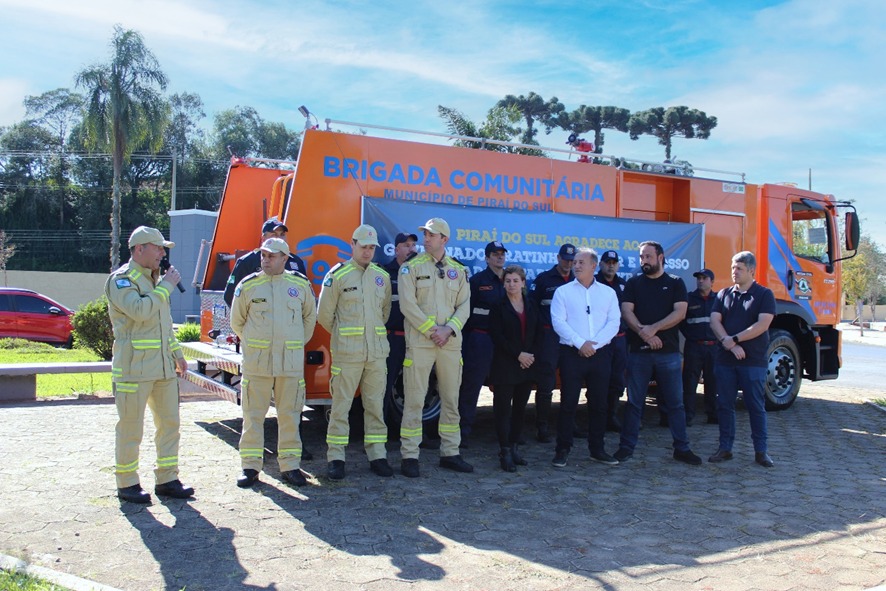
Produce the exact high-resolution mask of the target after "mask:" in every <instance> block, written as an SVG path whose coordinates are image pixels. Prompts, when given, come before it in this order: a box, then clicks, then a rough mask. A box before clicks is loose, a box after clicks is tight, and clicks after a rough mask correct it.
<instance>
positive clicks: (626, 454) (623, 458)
mask: <svg viewBox="0 0 886 591" xmlns="http://www.w3.org/2000/svg"><path fill="white" fill-rule="evenodd" d="M612 457H613V458H615V459H616V460H618V463H619V464H620V463H622V462H627V461H628V460H630V459H631V458H632V457H634V452H632V451H631V450H629V449H628V448H626V447H620V448H618V450H617V451H616V452H615V453H614V454H612Z"/></svg>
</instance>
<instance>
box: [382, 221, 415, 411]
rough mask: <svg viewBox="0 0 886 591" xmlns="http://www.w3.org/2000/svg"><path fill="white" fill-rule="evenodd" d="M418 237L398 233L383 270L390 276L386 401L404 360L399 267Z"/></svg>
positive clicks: (411, 255)
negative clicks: (391, 256) (391, 255)
mask: <svg viewBox="0 0 886 591" xmlns="http://www.w3.org/2000/svg"><path fill="white" fill-rule="evenodd" d="M417 242H418V236H416V235H415V234H411V233H406V232H400V233H399V234H397V236H396V237H395V238H394V258H392V259H391V261H390V262H389V263H388V264H387V265H385V267H384V269H385V271H387V272H388V275H390V276H391V315H390V316H388V321H387V322H386V323H385V328H387V330H388V344H389V345H390V346H391V352H390V353H389V354H388V383H387V386H386V389H385V396H386V399H390V397H391V396H393V395H394V384H395V383H396V381H397V378H398V377H399V376H400V371H401V370H402V369H403V360H404V359H406V337H405V336H404V335H405V333H404V332H403V312H401V311H400V294H399V292H398V291H397V289H398V287H397V286H398V283H397V281H398V279H399V277H400V267H401V266H402V265H403V263H405V262H406V261H408V260H409V259H411V258H412V257H413V256H415V253H416V252H417V250H416V247H415V245H416V243H417Z"/></svg>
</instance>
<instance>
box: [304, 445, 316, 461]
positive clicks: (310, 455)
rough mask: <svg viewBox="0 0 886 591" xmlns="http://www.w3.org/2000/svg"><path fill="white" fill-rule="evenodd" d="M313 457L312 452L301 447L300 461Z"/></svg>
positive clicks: (309, 459)
mask: <svg viewBox="0 0 886 591" xmlns="http://www.w3.org/2000/svg"><path fill="white" fill-rule="evenodd" d="M313 459H314V454H312V453H311V452H310V451H309V450H307V449H305V448H301V461H303V462H310V461H311V460H313Z"/></svg>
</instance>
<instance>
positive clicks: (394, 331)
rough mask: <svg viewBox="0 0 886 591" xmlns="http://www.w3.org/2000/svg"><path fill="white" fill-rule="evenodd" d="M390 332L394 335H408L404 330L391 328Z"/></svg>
mask: <svg viewBox="0 0 886 591" xmlns="http://www.w3.org/2000/svg"><path fill="white" fill-rule="evenodd" d="M388 334H392V335H394V336H398V337H405V336H406V333H405V332H404V331H402V330H389V331H388Z"/></svg>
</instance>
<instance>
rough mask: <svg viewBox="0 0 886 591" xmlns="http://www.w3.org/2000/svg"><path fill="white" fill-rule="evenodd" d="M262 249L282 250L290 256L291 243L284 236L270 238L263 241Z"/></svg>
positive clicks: (267, 250)
mask: <svg viewBox="0 0 886 591" xmlns="http://www.w3.org/2000/svg"><path fill="white" fill-rule="evenodd" d="M261 249H262V250H263V251H265V252H282V253H283V254H285V255H286V256H289V244H287V243H286V241H285V240H283V239H282V238H268V239H267V240H265V241H264V243H262V245H261Z"/></svg>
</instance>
